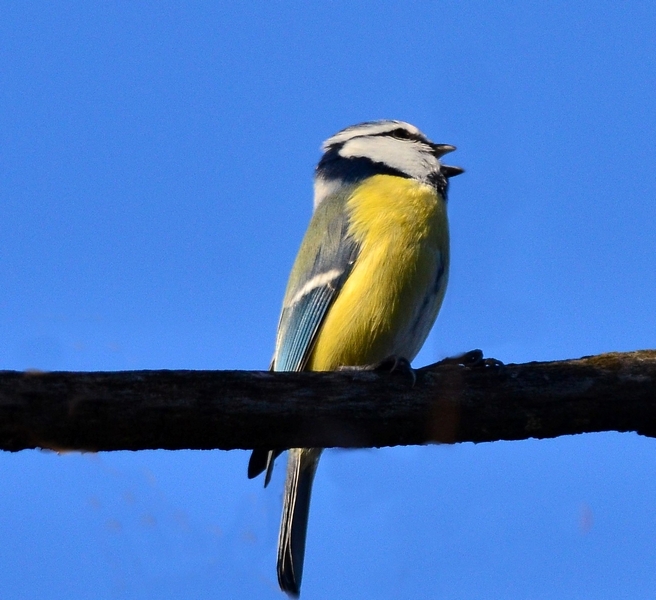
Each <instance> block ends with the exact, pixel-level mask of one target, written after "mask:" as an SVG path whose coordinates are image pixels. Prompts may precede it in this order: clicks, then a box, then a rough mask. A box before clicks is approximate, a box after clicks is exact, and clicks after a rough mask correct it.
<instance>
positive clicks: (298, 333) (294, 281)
mask: <svg viewBox="0 0 656 600" xmlns="http://www.w3.org/2000/svg"><path fill="white" fill-rule="evenodd" d="M349 195H350V193H349V190H343V191H342V193H340V194H335V195H333V196H330V197H328V198H325V199H324V200H323V202H322V203H321V204H320V205H319V206H318V207H317V210H316V211H315V213H314V215H313V217H312V220H311V221H310V225H309V227H308V230H307V233H306V234H305V238H304V239H303V243H302V244H301V248H300V250H299V253H298V256H297V258H296V262H295V263H294V267H293V269H292V273H291V275H290V278H289V283H288V285H287V292H286V293H285V300H284V302H283V308H282V314H281V315H280V322H279V324H278V335H277V339H276V352H275V355H274V358H273V365H272V366H273V370H274V371H301V370H303V368H304V367H305V364H306V363H307V360H308V358H309V357H310V354H311V352H312V348H313V346H314V341H315V339H316V337H317V333H318V332H319V328H320V327H321V323H322V322H323V320H324V318H325V316H326V313H327V312H328V310H329V308H330V306H331V304H332V303H333V301H334V300H335V298H336V297H337V295H338V294H339V292H340V290H341V288H342V286H343V285H344V282H345V281H346V279H347V278H348V276H349V274H350V272H351V270H352V268H353V264H354V263H355V260H356V258H357V255H358V253H359V246H358V244H357V242H356V241H355V240H353V238H351V237H350V236H349V235H348V228H349V222H348V214H347V210H346V206H345V205H346V202H347V200H348V197H349Z"/></svg>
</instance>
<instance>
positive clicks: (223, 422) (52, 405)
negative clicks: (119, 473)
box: [0, 350, 656, 451]
mask: <svg viewBox="0 0 656 600" xmlns="http://www.w3.org/2000/svg"><path fill="white" fill-rule="evenodd" d="M416 373H417V381H416V384H415V385H414V387H413V386H412V382H411V381H410V378H409V377H407V375H406V376H404V375H403V374H397V373H392V374H389V373H377V372H371V371H347V372H336V373H271V372H268V371H267V372H260V371H123V372H98V373H71V372H52V373H42V372H17V371H0V449H4V450H11V451H16V450H23V449H27V448H51V449H55V450H89V451H96V450H143V449H154V448H165V449H169V450H175V449H182V448H193V449H212V448H220V449H224V450H229V449H235V448H254V447H261V448H287V447H334V446H339V447H348V448H362V447H376V446H395V445H409V444H425V443H428V442H444V443H454V442H490V441H495V440H522V439H527V438H550V437H556V436H559V435H568V434H574V433H586V432H593V431H635V432H638V433H640V434H642V435H647V436H651V437H656V350H643V351H638V352H627V353H611V354H601V355H598V356H590V357H585V358H581V359H578V360H565V361H555V362H542V363H538V362H532V363H526V364H509V365H503V366H499V367H494V366H487V367H485V366H479V367H464V366H461V365H453V364H443V365H441V364H440V363H437V364H436V365H430V366H428V367H424V368H423V369H419V370H418V371H417V372H416Z"/></svg>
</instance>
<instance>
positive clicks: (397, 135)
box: [390, 128, 411, 140]
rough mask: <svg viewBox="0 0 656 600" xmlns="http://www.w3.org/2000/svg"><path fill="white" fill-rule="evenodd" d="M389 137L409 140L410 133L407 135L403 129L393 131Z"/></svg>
mask: <svg viewBox="0 0 656 600" xmlns="http://www.w3.org/2000/svg"><path fill="white" fill-rule="evenodd" d="M390 135H391V136H392V137H393V138H396V139H398V140H409V139H411V136H410V133H408V131H407V130H405V129H403V128H399V129H395V130H394V131H392V133H391V134H390Z"/></svg>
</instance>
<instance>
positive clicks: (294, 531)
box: [278, 448, 321, 596]
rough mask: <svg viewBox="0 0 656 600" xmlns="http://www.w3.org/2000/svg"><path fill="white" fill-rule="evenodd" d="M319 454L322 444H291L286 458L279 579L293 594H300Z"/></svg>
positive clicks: (279, 548) (281, 585)
mask: <svg viewBox="0 0 656 600" xmlns="http://www.w3.org/2000/svg"><path fill="white" fill-rule="evenodd" d="M320 456H321V448H292V449H291V450H290V451H289V458H288V459H287V480H286V482H285V498H284V502H283V509H282V522H281V524H280V536H279V537H278V582H279V583H280V588H281V589H282V590H283V591H285V592H287V593H288V594H290V595H292V596H298V595H299V593H300V590H301V578H302V577H303V558H304V556H305V536H306V532H307V523H308V515H309V512H310V495H311V493H312V482H313V481H314V473H315V472H316V470H317V464H318V463H319V457H320Z"/></svg>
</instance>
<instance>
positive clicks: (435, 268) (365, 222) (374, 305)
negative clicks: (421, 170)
mask: <svg viewBox="0 0 656 600" xmlns="http://www.w3.org/2000/svg"><path fill="white" fill-rule="evenodd" d="M347 210H348V212H349V216H350V227H349V234H350V235H352V236H353V237H354V238H355V239H356V240H357V241H358V242H359V244H360V254H359V256H358V258H357V261H356V264H355V266H354V267H353V270H352V271H351V274H350V275H349V277H348V279H347V280H346V282H345V283H344V286H343V288H342V289H341V291H340V292H339V294H338V296H337V298H336V300H335V302H334V303H333V305H332V306H331V308H330V310H329V311H328V313H327V315H326V317H325V320H324V323H323V325H322V326H321V329H320V331H319V333H318V336H317V340H316V343H315V346H314V349H313V351H312V354H311V356H310V358H309V360H308V363H307V366H306V368H307V369H309V370H312V371H328V370H333V369H336V368H337V367H339V366H344V365H351V366H355V365H367V364H374V363H376V362H378V361H381V360H383V359H384V358H387V357H388V356H390V355H392V354H395V355H398V356H403V357H404V358H407V359H408V360H412V359H413V358H414V357H415V355H416V354H417V352H418V351H419V349H420V348H421V345H422V344H423V342H424V340H425V339H426V336H427V335H428V333H429V331H430V328H431V327H432V324H433V322H434V320H435V318H436V316H437V312H438V311H439V308H440V305H441V303H442V299H443V298H444V291H445V289H446V282H447V277H448V266H449V231H448V222H447V217H446V205H445V202H444V200H443V199H442V198H441V197H440V196H439V195H438V194H437V192H436V191H435V189H434V188H432V187H431V186H429V185H425V184H422V183H419V182H417V181H414V180H412V179H405V178H401V177H395V176H391V175H376V176H374V177H371V178H370V179H368V180H366V181H365V182H364V183H363V184H361V185H360V186H359V187H358V188H356V190H355V192H354V194H353V196H352V197H351V198H350V199H349V201H348V203H347Z"/></svg>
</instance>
